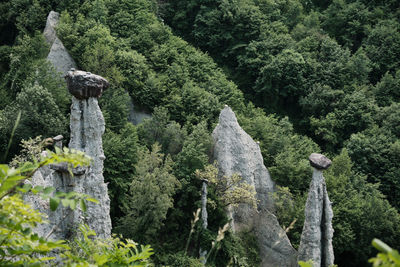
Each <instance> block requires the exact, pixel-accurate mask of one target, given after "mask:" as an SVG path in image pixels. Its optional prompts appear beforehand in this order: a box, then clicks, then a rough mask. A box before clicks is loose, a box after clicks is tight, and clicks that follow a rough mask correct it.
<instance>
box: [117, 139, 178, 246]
mask: <svg viewBox="0 0 400 267" xmlns="http://www.w3.org/2000/svg"><path fill="white" fill-rule="evenodd" d="M163 157H164V155H163V154H162V153H160V146H159V145H157V144H155V145H153V146H152V150H151V152H150V151H148V150H147V149H144V150H141V151H139V153H138V158H139V161H138V163H137V165H136V173H135V174H134V175H133V176H132V178H131V179H132V180H131V184H130V196H128V197H127V201H126V204H125V205H124V206H123V207H121V208H122V209H123V211H125V213H126V215H125V216H124V217H122V218H121V220H120V224H119V225H118V226H117V227H116V230H117V231H118V232H121V233H122V234H124V236H126V237H135V238H136V239H137V240H146V241H150V242H151V240H152V238H154V237H155V236H156V234H157V231H158V230H159V229H160V227H161V226H162V225H163V221H164V220H165V218H166V214H167V211H168V209H170V208H171V207H173V198H172V196H173V195H174V193H175V191H176V189H177V188H178V187H179V186H180V183H179V181H178V180H177V179H176V178H175V176H174V175H173V174H172V160H171V158H170V157H168V156H167V157H166V158H165V160H164V159H163Z"/></svg>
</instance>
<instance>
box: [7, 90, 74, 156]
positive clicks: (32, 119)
mask: <svg viewBox="0 0 400 267" xmlns="http://www.w3.org/2000/svg"><path fill="white" fill-rule="evenodd" d="M19 111H22V115H21V120H20V122H19V125H18V126H17V127H18V128H17V131H16V134H15V136H14V139H13V140H12V141H13V143H12V146H11V150H10V151H11V152H12V153H10V154H11V155H14V154H15V153H16V152H17V151H18V149H17V144H18V143H19V142H20V140H22V139H28V138H29V137H31V136H37V135H42V136H56V135H59V134H63V135H65V134H64V133H65V131H66V128H67V122H66V117H65V116H64V115H63V114H62V113H61V112H60V109H59V108H58V106H57V104H56V103H55V101H54V98H53V96H52V94H51V93H50V92H49V91H48V90H47V89H46V88H44V87H42V86H40V85H36V84H35V85H27V86H25V87H24V88H23V89H22V91H21V92H20V93H18V95H17V98H16V100H15V102H14V103H13V104H12V105H9V106H7V107H6V108H5V109H4V110H3V111H2V112H1V114H0V133H1V134H0V138H1V141H2V142H1V143H2V146H0V151H2V153H5V150H6V148H5V145H6V144H7V142H8V139H9V138H10V137H11V131H12V127H13V126H14V122H15V119H16V116H17V114H18V112H19Z"/></svg>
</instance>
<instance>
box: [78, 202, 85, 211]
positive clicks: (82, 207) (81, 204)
mask: <svg viewBox="0 0 400 267" xmlns="http://www.w3.org/2000/svg"><path fill="white" fill-rule="evenodd" d="M79 204H80V206H81V209H82V210H83V211H84V212H85V211H86V203H85V201H84V200H83V199H80V200H79Z"/></svg>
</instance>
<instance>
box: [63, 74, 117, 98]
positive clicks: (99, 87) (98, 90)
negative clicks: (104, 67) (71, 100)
mask: <svg viewBox="0 0 400 267" xmlns="http://www.w3.org/2000/svg"><path fill="white" fill-rule="evenodd" d="M65 79H66V80H67V87H68V90H69V92H70V93H71V94H72V95H73V96H75V97H76V98H77V99H88V98H89V97H100V96H101V95H102V93H103V91H104V90H105V89H107V88H108V86H109V85H110V84H109V83H108V81H107V80H106V79H104V78H103V77H101V76H99V75H96V74H93V73H90V72H86V71H81V70H75V69H74V68H72V69H71V70H70V71H68V72H67V75H65Z"/></svg>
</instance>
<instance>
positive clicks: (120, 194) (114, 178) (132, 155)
mask: <svg viewBox="0 0 400 267" xmlns="http://www.w3.org/2000/svg"><path fill="white" fill-rule="evenodd" d="M138 146H139V145H138V137H137V133H136V128H135V127H134V126H133V125H131V124H129V123H127V124H126V125H125V127H124V128H122V130H121V133H119V134H118V133H114V132H113V131H110V130H106V132H105V134H104V135H103V149H104V154H105V155H106V157H107V159H106V160H105V161H104V180H105V182H108V194H109V196H110V200H111V202H110V207H111V211H110V215H111V218H112V220H113V224H114V225H116V224H117V223H116V221H117V219H118V218H119V217H121V216H122V215H123V214H124V213H123V210H122V209H121V207H122V206H125V205H126V204H127V203H126V202H127V194H128V192H129V186H130V184H131V177H132V175H133V174H134V173H135V164H136V163H137V161H138Z"/></svg>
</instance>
